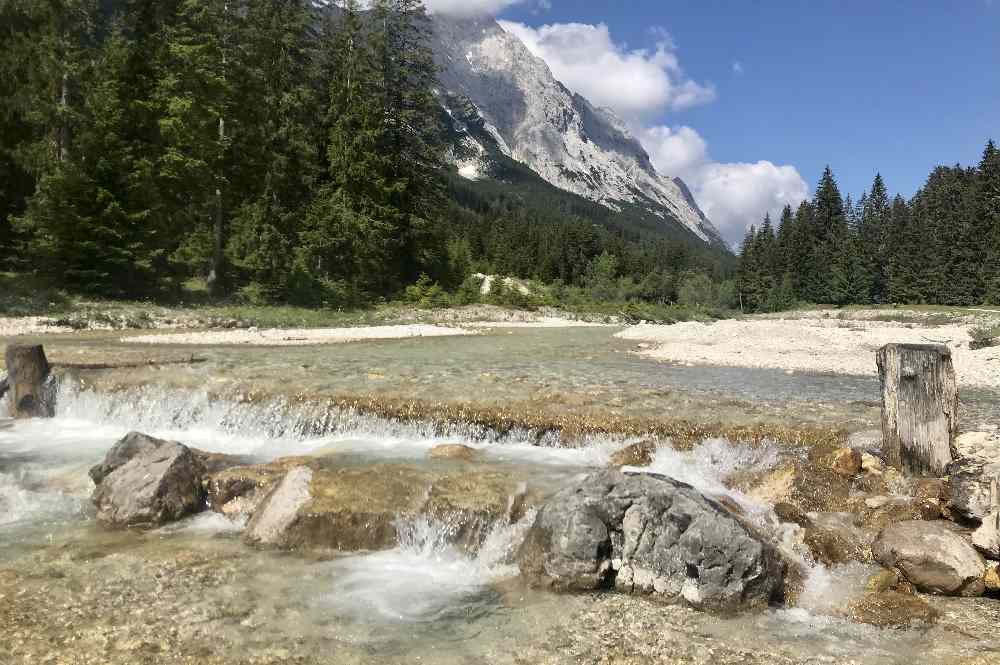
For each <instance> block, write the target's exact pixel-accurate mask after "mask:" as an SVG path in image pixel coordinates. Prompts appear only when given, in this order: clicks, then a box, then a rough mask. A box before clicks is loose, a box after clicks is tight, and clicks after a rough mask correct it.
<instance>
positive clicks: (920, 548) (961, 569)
mask: <svg viewBox="0 0 1000 665" xmlns="http://www.w3.org/2000/svg"><path fill="white" fill-rule="evenodd" d="M872 554H873V555H874V557H875V559H876V560H877V561H878V562H879V563H881V564H882V565H883V566H885V567H887V568H893V569H896V570H898V571H899V572H900V574H901V575H902V576H903V577H904V578H905V579H907V580H908V581H910V582H912V583H913V585H914V586H915V587H916V588H917V589H918V590H919V591H923V592H925V593H934V594H940V595H945V596H981V595H982V594H983V591H984V585H983V576H984V574H985V573H986V565H985V563H984V561H983V558H982V557H981V556H979V553H978V552H976V550H975V548H973V547H972V545H970V544H969V543H968V542H966V541H965V539H964V538H962V537H961V536H959V535H958V534H956V533H954V532H953V531H951V530H950V529H948V528H947V527H946V526H944V524H943V523H941V522H923V521H911V522H900V523H899V524H894V525H892V526H890V527H889V528H887V529H885V530H884V531H883V532H882V533H880V534H879V535H878V538H876V539H875V542H874V543H872Z"/></svg>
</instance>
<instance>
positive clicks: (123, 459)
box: [90, 432, 205, 527]
mask: <svg viewBox="0 0 1000 665" xmlns="http://www.w3.org/2000/svg"><path fill="white" fill-rule="evenodd" d="M203 474H204V467H203V466H202V464H201V462H200V461H199V459H198V458H197V457H196V456H195V454H194V452H193V451H192V450H191V449H190V448H188V447H187V446H184V445H182V444H180V443H176V442H173V441H162V440H160V439H154V438H153V437H150V436H146V435H145V434H140V433H138V432H133V433H131V434H129V435H127V436H125V437H124V438H123V439H122V440H121V441H119V442H118V443H116V444H115V445H114V447H112V449H111V450H110V451H109V452H108V454H107V456H106V457H105V459H104V462H102V463H101V464H98V465H97V466H95V467H94V468H92V469H91V470H90V477H91V478H92V479H93V480H94V482H95V483H96V484H97V488H96V489H95V490H94V495H93V502H94V505H95V506H97V520H98V521H99V522H101V523H102V524H105V525H108V526H119V527H151V526H158V525H161V524H166V523H168V522H173V521H175V520H179V519H181V518H182V517H185V516H187V515H190V514H192V513H196V512H198V511H200V510H203V509H204V508H205V490H204V488H203V486H202V476H203Z"/></svg>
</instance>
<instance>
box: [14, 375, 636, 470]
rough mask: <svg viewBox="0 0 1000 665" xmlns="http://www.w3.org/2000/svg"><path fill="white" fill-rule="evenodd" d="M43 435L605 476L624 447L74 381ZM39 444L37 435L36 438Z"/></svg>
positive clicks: (317, 406)
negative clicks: (487, 462)
mask: <svg viewBox="0 0 1000 665" xmlns="http://www.w3.org/2000/svg"><path fill="white" fill-rule="evenodd" d="M32 426H33V427H37V428H39V430H44V429H45V428H46V427H48V428H51V429H52V430H60V431H63V432H65V431H67V430H73V431H75V433H76V435H77V436H78V438H79V439H80V442H79V443H78V444H77V445H78V446H79V445H88V443H87V442H92V443H93V447H94V448H95V449H99V450H106V449H107V448H108V447H109V446H110V445H111V443H112V442H113V441H115V440H117V438H120V437H121V436H122V435H124V434H125V433H127V432H129V431H133V430H135V431H141V432H144V433H147V434H151V435H153V436H158V437H162V438H168V439H173V440H177V441H180V442H182V443H185V444H187V445H190V446H193V447H196V448H202V449H204V450H208V451H211V452H220V453H231V454H240V455H251V456H258V457H261V458H273V457H279V456H290V455H302V454H309V453H315V452H323V451H324V449H330V450H335V451H336V452H338V453H355V454H359V455H365V456H369V457H378V456H389V457H393V458H408V457H409V458H422V457H424V456H425V455H426V453H427V451H428V450H429V449H430V448H432V447H434V446H436V445H439V444H441V443H454V442H456V441H458V442H461V443H462V444H464V445H468V446H470V447H473V448H477V449H481V450H484V451H488V452H489V455H490V456H491V457H492V458H494V459H496V460H497V461H510V462H531V463H535V464H552V465H566V466H604V465H606V464H607V462H608V458H609V456H610V455H611V453H612V452H613V451H615V450H616V449H618V448H619V447H621V446H622V445H623V443H628V441H622V440H613V439H612V438H610V437H592V438H589V439H584V440H582V441H575V442H574V446H573V447H572V448H566V447H562V446H561V445H560V439H559V437H558V435H556V434H552V433H549V434H546V435H544V436H539V435H537V433H534V432H530V431H527V430H520V431H519V430H511V431H509V432H505V433H503V434H499V433H497V432H495V431H491V430H489V429H487V428H485V427H482V426H479V425H472V424H464V423H450V424H440V423H432V422H421V421H410V420H406V421H403V420H394V419H385V418H379V417H376V416H371V415H367V414H364V413H360V412H359V411H357V410H356V409H350V408H335V407H332V406H330V405H328V404H323V403H292V402H290V401H289V400H286V399H281V398H276V399H272V400H269V401H263V402H253V403H250V402H246V401H243V400H241V399H240V396H238V395H237V396H234V398H233V399H221V398H217V397H214V396H212V395H210V394H209V393H208V392H207V391H205V390H193V391H192V390H177V389H170V388H164V387H161V386H145V387H141V388H133V389H128V390H122V391H117V392H110V393H107V392H99V391H96V390H92V389H88V388H85V387H83V386H82V385H81V384H79V383H77V382H74V381H68V380H67V381H63V382H62V384H61V385H60V387H59V393H58V401H57V413H56V419H55V420H54V421H51V422H49V423H48V424H47V425H46V424H44V423H43V424H33V425H32ZM38 434H39V435H41V434H42V432H41V431H39V432H38Z"/></svg>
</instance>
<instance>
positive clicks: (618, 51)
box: [500, 21, 716, 120]
mask: <svg viewBox="0 0 1000 665" xmlns="http://www.w3.org/2000/svg"><path fill="white" fill-rule="evenodd" d="M500 24H501V25H502V26H503V28H504V30H506V31H508V32H510V33H511V34H514V35H516V36H517V37H519V38H520V39H521V41H523V42H524V43H525V45H526V46H527V47H528V49H529V50H530V51H531V52H532V53H534V54H535V55H537V56H539V57H540V58H542V59H543V60H545V62H547V63H548V65H549V67H550V68H551V69H552V73H553V74H554V75H555V77H556V78H557V79H559V80H560V81H562V83H563V84H565V85H566V86H567V87H568V88H570V89H571V90H573V91H575V92H578V93H580V94H581V95H583V96H584V97H586V98H587V99H589V100H590V101H591V102H593V103H594V104H596V105H598V106H605V107H608V108H611V109H613V110H614V111H616V112H617V113H618V114H620V115H622V116H624V117H625V118H627V119H630V120H636V119H642V118H646V117H650V116H652V115H654V114H657V113H659V112H661V111H663V110H665V109H670V110H679V109H685V108H690V107H692V106H696V105H698V104H704V103H707V102H711V101H713V100H714V99H715V97H716V94H715V88H714V87H713V86H712V85H711V84H701V83H697V82H695V81H693V80H691V79H689V78H687V77H686V76H685V75H684V72H683V70H682V69H681V66H680V62H679V60H678V58H677V54H676V48H675V47H674V44H673V42H672V41H671V40H670V39H669V36H668V35H666V34H665V33H663V32H659V33H657V37H658V43H657V44H656V48H655V49H652V50H650V49H634V50H630V49H628V48H626V47H624V46H622V45H619V44H616V43H615V42H614V40H613V39H612V38H611V32H610V30H609V29H608V26H607V25H605V24H603V23H599V24H597V25H590V24H586V23H556V24H553V25H543V26H541V27H539V28H532V27H529V26H527V25H524V24H522V23H512V22H510V21H501V22H500Z"/></svg>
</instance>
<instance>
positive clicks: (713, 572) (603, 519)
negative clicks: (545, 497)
mask: <svg viewBox="0 0 1000 665" xmlns="http://www.w3.org/2000/svg"><path fill="white" fill-rule="evenodd" d="M518 561H519V563H520V566H521V572H522V574H523V575H524V577H525V579H526V580H527V581H528V582H529V583H530V584H533V585H538V586H547V587H552V588H556V589H561V590H575V591H587V590H595V589H602V588H611V587H614V588H617V589H618V590H620V591H624V592H626V593H635V594H648V595H652V596H654V597H657V598H660V599H663V600H666V601H671V602H673V601H678V602H687V603H688V604H690V605H691V606H693V607H697V608H704V609H713V610H724V611H730V610H739V609H744V608H748V607H760V606H766V605H767V604H768V603H769V602H771V601H772V600H773V599H775V598H776V597H778V596H780V594H781V592H782V590H783V582H784V575H785V571H786V565H785V563H784V562H783V561H782V559H781V557H780V556H779V554H778V552H777V551H776V550H775V549H774V548H773V547H772V546H770V545H769V544H767V543H765V542H763V540H761V539H760V538H759V537H758V536H757V535H755V534H754V533H753V532H752V531H751V529H749V528H748V527H747V526H746V525H745V524H744V523H743V522H741V521H740V520H739V519H738V518H737V517H735V516H734V515H732V514H731V513H730V512H729V511H727V510H726V509H725V508H724V507H723V506H721V505H720V504H718V503H716V502H714V501H712V500H710V499H708V498H706V497H705V496H703V495H701V494H700V493H699V492H698V491H697V490H695V489H694V488H692V487H690V486H689V485H685V484H684V483H681V482H678V481H676V480H673V479H671V478H667V477H664V476H658V475H652V474H625V473H622V472H620V471H603V472H599V473H596V474H593V475H591V476H589V477H588V478H586V479H585V480H583V481H582V482H581V483H580V484H578V485H575V486H573V487H569V488H566V489H564V490H562V491H561V492H559V493H558V494H556V495H555V496H554V497H553V498H552V499H551V500H549V501H548V502H547V503H546V504H545V505H544V506H543V507H542V508H541V510H540V511H539V513H538V516H537V517H536V519H535V523H534V525H533V526H532V527H531V529H530V531H529V532H528V536H527V538H526V540H525V542H524V543H523V545H522V546H521V549H520V551H519V553H518Z"/></svg>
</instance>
